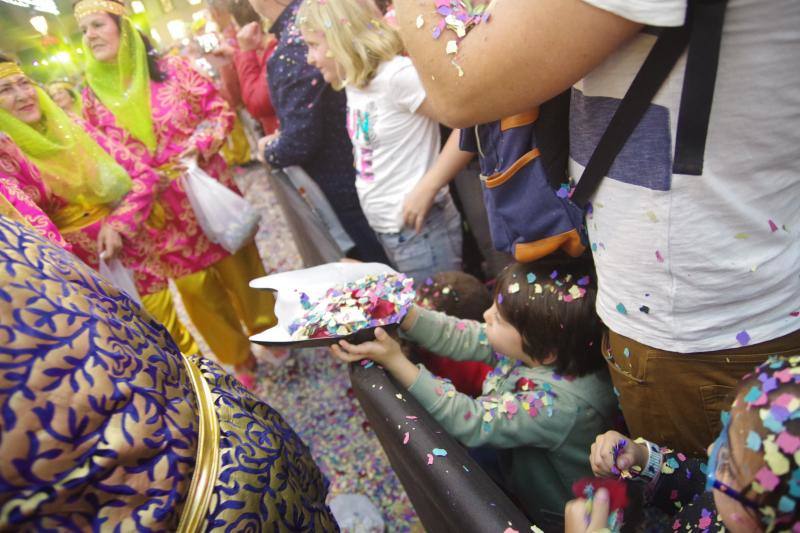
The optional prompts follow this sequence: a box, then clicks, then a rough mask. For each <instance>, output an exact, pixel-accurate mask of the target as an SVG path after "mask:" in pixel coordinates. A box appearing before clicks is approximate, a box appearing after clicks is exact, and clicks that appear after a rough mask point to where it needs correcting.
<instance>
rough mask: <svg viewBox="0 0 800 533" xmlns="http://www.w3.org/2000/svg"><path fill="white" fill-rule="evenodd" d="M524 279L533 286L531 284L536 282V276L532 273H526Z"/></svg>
mask: <svg viewBox="0 0 800 533" xmlns="http://www.w3.org/2000/svg"><path fill="white" fill-rule="evenodd" d="M525 279H526V280H527V281H528V283H530V284H531V285H533V283H534V282H535V281H536V274H534V273H533V272H528V274H527V275H526V276H525ZM579 284H580V283H579Z"/></svg>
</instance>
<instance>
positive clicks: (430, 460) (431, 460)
mask: <svg viewBox="0 0 800 533" xmlns="http://www.w3.org/2000/svg"><path fill="white" fill-rule="evenodd" d="M428 464H429V465H432V464H433V455H431V454H428Z"/></svg>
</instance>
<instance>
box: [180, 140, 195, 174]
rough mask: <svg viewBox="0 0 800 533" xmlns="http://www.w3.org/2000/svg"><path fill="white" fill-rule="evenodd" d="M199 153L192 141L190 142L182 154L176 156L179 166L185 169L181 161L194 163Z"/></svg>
mask: <svg viewBox="0 0 800 533" xmlns="http://www.w3.org/2000/svg"><path fill="white" fill-rule="evenodd" d="M199 153H200V151H199V150H198V149H197V146H195V144H194V141H190V142H189V146H187V147H186V149H185V150H184V151H183V152H181V153H180V154H178V161H179V165H180V166H182V167H184V169H185V168H186V165H184V164H183V161H185V160H186V159H192V160H195V161H196V160H197V156H198V154H199Z"/></svg>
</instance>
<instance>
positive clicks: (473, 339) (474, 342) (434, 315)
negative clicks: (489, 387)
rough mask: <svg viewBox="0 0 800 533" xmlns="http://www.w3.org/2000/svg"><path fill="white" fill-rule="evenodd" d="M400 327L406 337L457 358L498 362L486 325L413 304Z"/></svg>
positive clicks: (432, 349) (489, 362)
mask: <svg viewBox="0 0 800 533" xmlns="http://www.w3.org/2000/svg"><path fill="white" fill-rule="evenodd" d="M400 329H401V330H402V331H403V333H404V335H405V337H407V338H409V339H410V340H412V341H414V342H415V343H416V344H419V345H420V346H422V347H423V348H425V349H426V350H430V351H431V352H433V353H435V354H438V355H443V356H444V357H449V358H450V359H454V360H457V361H480V362H482V363H486V364H488V365H491V366H494V365H495V362H496V360H495V357H494V352H493V350H492V347H491V345H490V344H489V339H488V337H487V336H486V331H485V326H484V324H483V323H481V322H476V321H475V320H462V319H460V318H456V317H452V316H448V315H446V314H444V313H439V312H437V311H431V310H428V309H425V308H422V307H420V306H418V305H414V306H412V307H411V309H410V310H409V312H408V314H407V315H406V317H405V318H404V319H403V322H402V323H401V324H400Z"/></svg>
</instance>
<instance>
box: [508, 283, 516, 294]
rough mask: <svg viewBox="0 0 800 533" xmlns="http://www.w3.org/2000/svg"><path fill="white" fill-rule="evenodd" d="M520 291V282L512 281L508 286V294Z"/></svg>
mask: <svg viewBox="0 0 800 533" xmlns="http://www.w3.org/2000/svg"><path fill="white" fill-rule="evenodd" d="M518 292H519V283H512V284H511V285H509V286H508V294H516V293H518Z"/></svg>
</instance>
